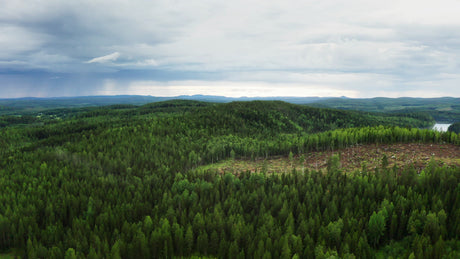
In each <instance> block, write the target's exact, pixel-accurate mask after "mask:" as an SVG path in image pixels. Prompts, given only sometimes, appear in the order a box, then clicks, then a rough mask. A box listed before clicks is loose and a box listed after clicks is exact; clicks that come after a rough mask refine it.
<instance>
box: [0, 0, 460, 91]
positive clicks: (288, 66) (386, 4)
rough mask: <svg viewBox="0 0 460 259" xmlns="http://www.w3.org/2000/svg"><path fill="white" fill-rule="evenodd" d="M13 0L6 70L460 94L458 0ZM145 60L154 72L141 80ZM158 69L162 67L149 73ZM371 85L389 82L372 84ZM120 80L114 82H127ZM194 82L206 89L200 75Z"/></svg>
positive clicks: (3, 18)
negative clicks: (458, 89) (374, 86)
mask: <svg viewBox="0 0 460 259" xmlns="http://www.w3.org/2000/svg"><path fill="white" fill-rule="evenodd" d="M0 2H1V0H0ZM3 2H4V3H3ZM3 2H2V4H3V5H2V8H0V68H1V69H5V70H8V69H10V70H14V69H17V70H21V69H22V70H26V69H35V70H45V71H48V72H50V71H51V72H62V73H66V72H67V73H75V74H78V73H82V74H85V76H94V77H95V78H97V79H101V78H100V77H101V76H106V75H107V74H110V76H107V77H111V78H112V79H111V80H113V81H114V82H117V83H116V84H114V85H115V86H119V85H120V84H122V83H126V84H129V80H127V81H123V82H122V80H121V81H120V80H119V79H117V77H116V73H117V72H118V71H122V72H123V75H122V76H131V80H132V81H139V80H146V81H148V80H150V81H156V80H159V79H157V77H162V75H164V74H167V75H168V76H163V77H168V78H167V79H165V80H170V81H174V82H179V81H180V80H184V81H183V83H180V84H179V83H178V84H176V85H178V86H181V87H186V85H185V84H186V83H187V82H188V83H190V82H191V81H190V80H191V79H193V80H198V81H200V82H206V81H208V82H209V81H215V85H216V88H215V89H217V90H218V89H221V90H222V91H223V92H225V91H227V90H225V89H224V88H225V87H232V85H231V83H232V82H233V83H234V84H240V83H244V84H246V83H250V82H259V83H261V84H262V85H266V86H267V87H270V86H273V85H278V86H277V87H278V88H280V89H282V87H289V85H303V86H306V87H307V88H308V87H311V88H314V86H318V85H320V87H326V86H327V87H329V88H330V89H339V90H340V91H343V92H344V94H340V95H346V94H355V95H359V94H357V92H363V91H364V92H365V93H364V94H363V95H370V94H386V95H399V93H403V91H406V90H407V91H411V90H412V89H413V88H414V87H416V86H415V85H417V84H419V83H420V84H422V85H423V86H424V87H421V88H420V89H421V90H424V91H425V92H426V93H427V95H432V94H433V93H434V92H436V91H439V93H441V92H443V93H448V92H452V94H456V95H460V93H459V92H458V91H457V90H456V89H454V85H458V84H460V78H459V77H455V78H451V79H449V80H446V79H444V78H443V77H442V76H439V75H441V74H456V73H457V71H460V47H459V46H460V33H459V32H460V16H459V15H458V10H460V2H459V1H456V0H442V1H440V2H439V1H437V2H435V1H429V0H418V1H415V0H407V1H400V0H388V1H369V0H351V1H343V0H328V1H313V0H310V1H297V0H286V1H278V0H234V1H223V0H220V1H219V0H217V1H216V0H194V1H171V0H157V1H143V0H132V1H124V0H100V1H92V0H78V1H77V0H75V1H72V0H69V1H59V0H46V1H28V0H15V1H3ZM101 53H104V54H105V53H111V54H108V55H105V56H100V55H101ZM120 53H122V55H121V54H120ZM93 57H95V58H93ZM115 61H116V62H115ZM89 63H97V64H98V66H88V65H87V64H89ZM134 70H137V71H135V72H133V73H132V74H129V71H134ZM141 70H145V71H147V72H146V73H144V74H142V75H143V76H144V77H146V78H134V77H135V76H139V75H140V73H136V72H138V71H141ZM148 71H154V73H153V72H152V73H150V74H151V77H150V78H147V76H146V75H148V74H149V73H148ZM90 73H92V74H90ZM162 73H163V74H162ZM181 73H182V77H181V75H180V74H181ZM114 74H115V76H113V75H114ZM171 74H174V75H177V76H178V77H180V79H179V78H170V77H171V76H169V75H171ZM122 76H120V77H122ZM102 79H104V78H102ZM117 80H118V81H117ZM221 82H227V83H225V84H222V83H221ZM426 82H431V83H430V84H428V83H426ZM283 83H284V85H285V86H283ZM209 84H213V83H209ZM168 85H169V84H168ZM373 85H379V87H380V88H381V90H382V91H381V92H377V91H373V90H369V88H372V87H373ZM115 86H114V88H111V89H113V91H118V90H117V89H118V88H117V87H115ZM169 86H170V87H172V85H169ZM69 87H70V86H69ZM97 87H100V89H103V87H104V86H103V85H95V86H94V88H97ZM366 87H367V89H366ZM404 87H406V88H407V89H404ZM120 89H121V86H120ZM175 89H183V91H185V92H189V91H188V90H186V89H185V88H175ZM190 89H192V90H193V89H195V90H196V89H198V88H197V87H196V86H194V85H193V84H191V85H190ZM232 89H241V91H242V93H243V92H244V88H238V87H236V88H232ZM254 89H255V88H254ZM270 89H271V88H270ZM289 89H291V88H289ZM292 89H298V88H292ZM217 90H216V91H217ZM111 91H112V90H111ZM212 91H214V90H212ZM270 91H271V90H270ZM291 92H292V93H293V94H294V93H295V91H294V90H292V91H291ZM231 93H235V92H234V91H232V92H231ZM272 93H275V92H272ZM308 93H310V92H306V91H300V90H299V91H298V94H299V95H300V94H308ZM311 93H313V94H314V93H315V92H314V91H311ZM337 93H338V92H337Z"/></svg>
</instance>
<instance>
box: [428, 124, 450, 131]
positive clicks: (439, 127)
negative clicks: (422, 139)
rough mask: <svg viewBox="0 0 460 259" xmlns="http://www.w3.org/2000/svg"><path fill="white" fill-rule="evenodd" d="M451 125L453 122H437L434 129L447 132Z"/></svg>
mask: <svg viewBox="0 0 460 259" xmlns="http://www.w3.org/2000/svg"><path fill="white" fill-rule="evenodd" d="M450 125H452V124H444V123H436V124H434V126H433V129H434V130H437V131H440V132H445V131H447V129H448V128H449V126H450Z"/></svg>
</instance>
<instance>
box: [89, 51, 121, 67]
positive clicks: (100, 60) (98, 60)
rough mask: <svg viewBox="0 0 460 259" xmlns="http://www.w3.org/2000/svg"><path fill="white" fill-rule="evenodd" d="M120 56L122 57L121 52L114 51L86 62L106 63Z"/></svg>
mask: <svg viewBox="0 0 460 259" xmlns="http://www.w3.org/2000/svg"><path fill="white" fill-rule="evenodd" d="M119 57H120V53H118V52H114V53H112V54H109V55H105V56H102V57H97V58H93V59H91V60H89V61H86V63H88V64H89V63H106V62H109V61H115V60H117V59H118V58H119Z"/></svg>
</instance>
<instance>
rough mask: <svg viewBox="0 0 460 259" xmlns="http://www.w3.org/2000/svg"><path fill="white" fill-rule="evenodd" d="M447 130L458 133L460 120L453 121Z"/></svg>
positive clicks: (459, 131)
mask: <svg viewBox="0 0 460 259" xmlns="http://www.w3.org/2000/svg"><path fill="white" fill-rule="evenodd" d="M447 130H448V131H450V132H454V133H457V134H459V133H460V122H456V123H453V124H452V125H450V126H449V128H448V129H447Z"/></svg>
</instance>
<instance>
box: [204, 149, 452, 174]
mask: <svg viewBox="0 0 460 259" xmlns="http://www.w3.org/2000/svg"><path fill="white" fill-rule="evenodd" d="M333 154H338V155H339V157H340V163H341V166H342V168H343V169H344V171H347V172H352V171H355V170H362V167H363V166H365V167H366V168H367V170H370V171H372V170H375V168H380V167H381V166H382V159H383V157H384V155H386V157H387V160H388V165H387V167H393V166H394V165H396V166H397V167H398V168H404V167H407V166H414V168H415V169H416V170H417V172H420V171H421V170H423V169H424V168H425V167H426V166H427V165H428V163H429V162H430V160H431V158H433V159H434V160H435V161H436V163H437V164H438V165H447V166H453V165H457V166H460V146H455V145H451V144H416V143H411V144H394V145H382V144H380V145H359V146H354V147H350V148H345V149H342V150H337V151H328V152H311V153H308V154H303V155H300V156H294V157H293V159H292V160H290V159H289V157H286V156H277V157H271V158H268V159H265V160H263V159H258V160H250V159H234V160H232V159H229V160H225V161H223V162H220V163H215V164H211V165H206V166H203V167H200V168H199V169H204V170H217V171H219V172H220V173H224V172H234V173H236V174H238V173H240V172H245V171H251V172H263V171H265V172H268V173H274V172H278V173H282V172H291V171H292V170H293V169H295V170H296V171H304V170H326V168H327V162H328V161H329V159H330V157H331V156H332V155H333Z"/></svg>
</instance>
